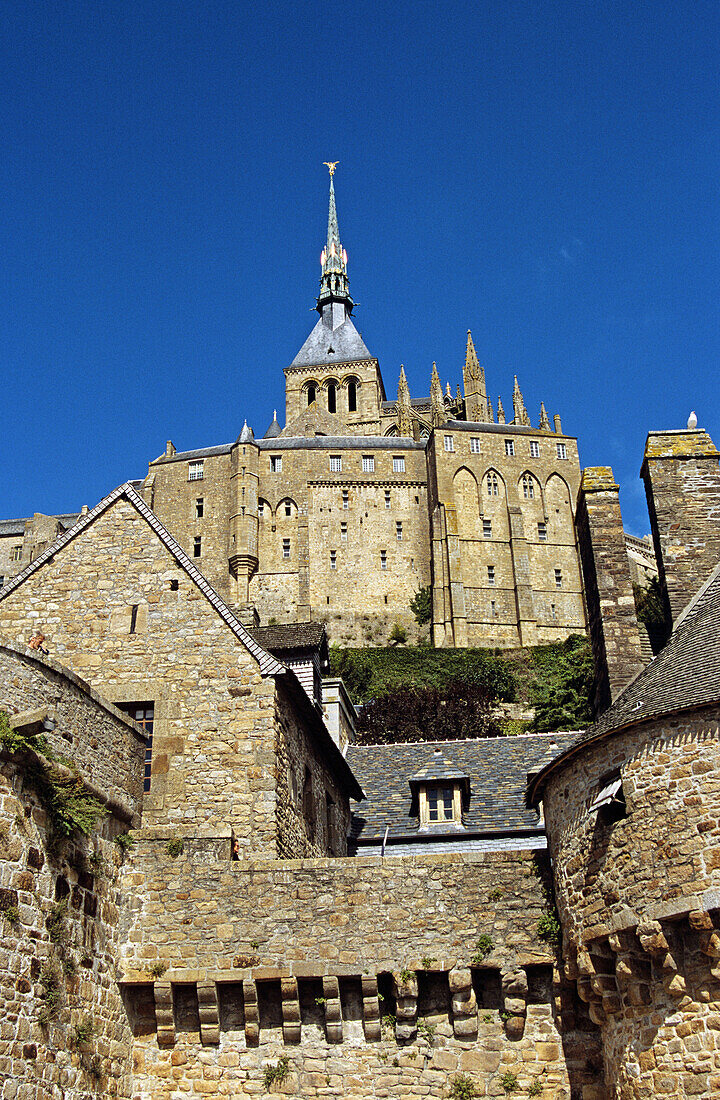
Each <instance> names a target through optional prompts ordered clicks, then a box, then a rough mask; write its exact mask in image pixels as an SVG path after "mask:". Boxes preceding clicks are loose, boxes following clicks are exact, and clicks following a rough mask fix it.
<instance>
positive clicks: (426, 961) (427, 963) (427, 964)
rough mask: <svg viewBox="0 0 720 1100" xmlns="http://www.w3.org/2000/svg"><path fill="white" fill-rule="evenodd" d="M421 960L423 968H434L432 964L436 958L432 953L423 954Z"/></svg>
mask: <svg viewBox="0 0 720 1100" xmlns="http://www.w3.org/2000/svg"><path fill="white" fill-rule="evenodd" d="M420 961H421V963H422V964H423V970H430V969H431V968H432V964H433V963H434V962H435V959H434V958H433V956H432V955H423V957H422V959H421V960H420Z"/></svg>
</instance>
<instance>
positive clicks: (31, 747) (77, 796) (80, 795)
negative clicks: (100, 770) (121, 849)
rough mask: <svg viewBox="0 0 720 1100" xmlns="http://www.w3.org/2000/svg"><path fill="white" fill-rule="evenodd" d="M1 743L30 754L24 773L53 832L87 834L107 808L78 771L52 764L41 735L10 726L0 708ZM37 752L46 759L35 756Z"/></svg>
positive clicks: (11, 749)
mask: <svg viewBox="0 0 720 1100" xmlns="http://www.w3.org/2000/svg"><path fill="white" fill-rule="evenodd" d="M0 745H2V747H3V748H4V749H5V750H6V751H8V752H29V753H30V754H31V762H30V763H29V764H27V765H26V767H25V776H26V778H27V779H28V780H29V782H30V783H31V784H32V786H33V787H34V788H35V791H36V792H37V795H38V797H39V799H40V802H41V803H42V806H43V809H44V810H45V812H46V813H47V815H48V818H49V821H50V828H51V830H52V832H53V833H54V834H55V835H56V836H59V837H68V836H72V834H73V833H74V832H75V831H76V830H77V831H79V832H81V833H85V834H86V835H87V834H89V833H90V832H92V830H93V828H94V827H95V825H96V824H97V822H98V821H99V819H100V818H101V817H104V816H105V815H106V814H107V813H108V812H109V811H108V810H107V808H106V807H105V806H103V805H102V803H101V802H99V801H98V800H97V799H96V798H94V797H93V795H91V794H90V792H89V791H88V789H87V787H86V786H85V784H84V783H83V780H82V777H81V776H80V775H79V773H77V772H74V774H72V775H67V774H66V773H63V772H61V771H60V770H59V769H58V768H54V767H53V762H54V761H55V760H56V757H55V755H54V754H53V751H52V748H51V747H50V745H49V743H48V742H47V740H46V739H45V738H44V737H42V736H40V735H25V734H23V733H21V732H19V731H18V730H13V729H11V728H10V723H9V721H8V716H7V714H6V713H5V712H4V711H0ZM36 753H40V754H41V755H42V756H43V757H44V758H45V760H42V759H40V758H38V757H37V756H36V755H35V754H36ZM46 761H47V763H46ZM67 766H69V767H70V768H72V761H68V762H67Z"/></svg>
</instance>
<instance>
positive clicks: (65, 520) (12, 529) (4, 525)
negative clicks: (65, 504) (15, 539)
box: [0, 512, 80, 535]
mask: <svg viewBox="0 0 720 1100" xmlns="http://www.w3.org/2000/svg"><path fill="white" fill-rule="evenodd" d="M79 515H80V513H79V512H65V513H64V514H62V515H59V516H48V517H47V518H48V519H56V520H57V521H58V523H59V524H60V526H61V527H64V528H65V530H67V529H68V527H71V526H72V524H73V523H75V522H76V520H77V518H78V516H79ZM32 518H33V517H32V516H28V517H27V518H25V519H0V535H24V534H25V524H26V523H29V522H30V520H31V519H32Z"/></svg>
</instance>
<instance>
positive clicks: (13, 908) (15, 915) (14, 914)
mask: <svg viewBox="0 0 720 1100" xmlns="http://www.w3.org/2000/svg"><path fill="white" fill-rule="evenodd" d="M0 914H1V915H2V916H3V917H4V918H5V920H6V921H7V922H8V924H11V925H15V924H19V923H20V911H19V909H18V907H17V905H6V906H5V907H4V908H3V909H0Z"/></svg>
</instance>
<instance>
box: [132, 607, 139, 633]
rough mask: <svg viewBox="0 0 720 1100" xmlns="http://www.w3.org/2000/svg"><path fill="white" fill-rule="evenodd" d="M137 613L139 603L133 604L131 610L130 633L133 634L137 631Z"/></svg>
mask: <svg viewBox="0 0 720 1100" xmlns="http://www.w3.org/2000/svg"><path fill="white" fill-rule="evenodd" d="M137 613H138V604H136V603H134V604H133V605H132V610H131V612H130V633H131V634H134V633H135V628H136V627H137Z"/></svg>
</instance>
